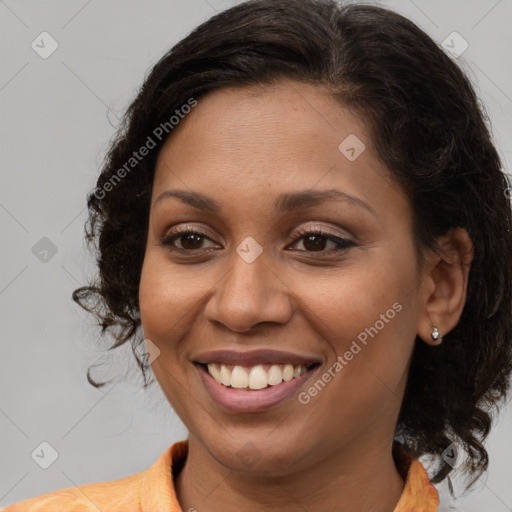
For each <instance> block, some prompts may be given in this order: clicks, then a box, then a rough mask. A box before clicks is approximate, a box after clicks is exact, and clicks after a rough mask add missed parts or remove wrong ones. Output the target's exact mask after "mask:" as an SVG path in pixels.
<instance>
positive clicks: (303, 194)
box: [153, 189, 377, 216]
mask: <svg viewBox="0 0 512 512" xmlns="http://www.w3.org/2000/svg"><path fill="white" fill-rule="evenodd" d="M166 198H176V199H179V200H180V201H182V202H183V203H185V204H188V205H189V206H192V207H193V208H196V209H198V210H202V211H205V212H210V213H220V211H221V210H222V208H221V205H220V203H218V202H217V201H215V200H214V199H211V198H209V197H207V196H205V195H203V194H200V193H199V192H190V191H187V190H166V191H165V192H162V193H161V194H160V195H159V196H158V198H157V199H156V200H155V202H154V204H153V207H154V206H156V204H157V203H159V202H160V201H162V200H163V199H166ZM329 200H331V201H332V200H334V201H342V202H345V203H348V204H351V205H354V206H359V207H362V208H364V209H366V210H368V211H369V212H370V213H372V214H373V215H375V216H377V213H376V211H375V210H374V209H373V208H372V207H371V206H370V205H369V204H368V203H366V202H365V201H363V200H362V199H360V198H358V197H355V196H352V195H350V194H347V193H346V192H342V191H341V190H336V189H329V190H302V191H300V192H289V193H285V194H281V195H280V196H278V197H277V199H276V201H275V202H274V207H275V208H276V209H277V210H278V211H280V212H283V213H286V212H294V211H297V210H300V209H301V208H311V207H313V206H316V205H318V204H320V203H322V202H324V201H329Z"/></svg>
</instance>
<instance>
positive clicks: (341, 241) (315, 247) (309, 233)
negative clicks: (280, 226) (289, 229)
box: [293, 227, 356, 253]
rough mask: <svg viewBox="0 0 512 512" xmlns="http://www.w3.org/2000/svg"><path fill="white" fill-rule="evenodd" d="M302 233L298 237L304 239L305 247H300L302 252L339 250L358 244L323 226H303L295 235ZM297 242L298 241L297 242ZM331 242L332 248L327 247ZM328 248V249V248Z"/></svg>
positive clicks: (299, 239)
mask: <svg viewBox="0 0 512 512" xmlns="http://www.w3.org/2000/svg"><path fill="white" fill-rule="evenodd" d="M295 235H300V236H299V238H298V239H297V240H298V241H301V240H302V245H303V246H304V248H305V249H300V250H301V251H302V252H327V253H330V252H337V251H342V250H344V249H348V248H349V247H354V246H355V245H356V244H355V243H354V242H352V241H351V240H347V239H346V238H342V237H340V236H336V235H333V234H332V233H328V232H327V231H325V230H323V229H321V228H311V227H309V228H303V229H300V230H299V231H298V232H297V233H295V234H294V235H293V237H295ZM295 243H297V242H295ZM329 243H331V248H328V247H326V246H327V245H328V244H329ZM326 249H327V250H326Z"/></svg>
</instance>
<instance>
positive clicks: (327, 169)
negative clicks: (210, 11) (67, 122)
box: [5, 0, 512, 512]
mask: <svg viewBox="0 0 512 512" xmlns="http://www.w3.org/2000/svg"><path fill="white" fill-rule="evenodd" d="M506 191H507V181H506V179H505V177H504V175H503V173H502V172H501V164H500V160H499V157H498V155H497V152H496V149H495V148H494V146H493V144H492V142H491V139H490V136H489V131H488V128H487V127H486V124H485V122H484V118H483V114H482V112H481V111H480V109H479V106H478V101H477V98H476V97H475V93H474V91H473V89H472V87H471V85H470V83H469V82H468V80H467V78H466V77H465V76H464V75H463V73H462V72H461V71H460V69H459V68H458V67H457V66H456V65H455V64H454V63H453V61H452V60H451V59H450V58H449V57H448V56H447V55H445V54H444V53H443V51H442V50H441V49H440V48H439V47H438V46H437V45H436V44H435V43H434V42H433V41H432V40H431V39H430V38H429V37H428V36H427V35H426V34H425V33H423V32H422V31H421V30H420V29H419V28H418V27H416V26H415V25H414V24H413V23H412V22H410V21H408V20H406V19H404V18H403V17H401V16H399V15H398V14H395V13H393V12H391V11H388V10H385V9H382V8H377V7H370V6H358V5H352V6H345V7H340V6H339V5H337V4H336V3H335V2H330V1H314V0H254V1H249V2H246V3H242V4H240V5H238V6H236V7H234V8H232V9H229V10H227V11H225V12H223V13H221V14H219V15H217V16H215V17H213V18H212V19H210V20H209V21H207V22H206V23H204V24H203V25H201V26H200V27H199V28H198V29H196V30H195V31H194V32H193V33H191V34H190V35H189V36H187V37H186V38H185V39H184V40H182V41H181V42H180V43H178V44H177V45H176V46H175V47H174V48H173V49H172V50H171V51H170V52H169V53H168V54H167V55H165V56H164V57H163V58H162V59H161V60H160V61H159V62H158V63H157V64H156V65H155V67H154V68H153V69H152V70H151V72H150V74H149V75H148V77H147V78H146V80H145V82H144V84H143V87H142V89H141V91H140V93H139V94H138V96H137V98H136V99H135V100H134V102H133V103H132V105H131V106H130V108H129V110H128V112H127V115H126V122H125V125H124V128H123V129H122V130H121V131H120V133H119V136H118V138H117V139H116V140H115V141H114V143H113V144H112V147H111V151H110V153H109V156H108V159H107V161H106V164H105V166H104V168H103V170H102V173H101V176H100V178H99V180H98V182H97V187H96V189H95V190H94V191H93V192H92V193H91V194H90V195H89V198H88V206H89V215H90V216H89V223H88V229H87V236H88V240H89V241H91V242H97V243H98V266H99V277H98V281H97V282H95V283H93V284H91V286H88V287H83V288H80V289H78V290H76V291H75V294H74V298H75V300H76V301H77V302H78V303H79V304H80V305H82V307H84V308H85V309H87V310H88V311H91V312H93V313H94V314H95V315H96V316H97V318H98V319H99V322H100V325H102V329H103V331H104V332H109V333H111V334H112V335H113V336H114V338H115V340H116V343H115V345H114V347H115V346H119V345H122V344H124V343H131V345H132V348H133V351H134V354H135V355H136V357H137V362H138V364H139V366H140V367H141V369H142V371H143V374H144V376H145V377H146V376H147V375H148V370H149V366H151V370H152V372H153V373H154V375H155V377H156V380H157V382H158V384H159V385H160V387H161V388H162V390H163V392H164V394H165V396H166V397H167V399H168V401H169V403H170V405H171V406H172V407H173V409H174V410H175V411H176V412H177V414H178V415H179V417H180V418H181V419H182V421H183V422H184V424H185V426H186V427H187V429H188V431H189V436H188V439H187V440H184V441H180V442H177V443H175V444H173V445H172V446H171V447H170V448H169V449H168V450H167V451H166V452H165V453H164V454H162V456H161V457H160V458H159V459H158V461H156V463H155V464H154V465H153V466H152V467H151V468H149V469H148V470H147V471H144V472H142V473H138V474H136V475H132V476H130V477H127V478H123V479H121V480H116V481H113V482H103V483H95V484H89V485H84V486H81V487H80V488H70V489H64V490H61V491H55V492H51V493H48V494H45V495H43V496H39V497H35V498H32V499H30V500H26V501H23V502H20V503H18V504H14V505H11V506H9V507H7V508H6V509H5V510H6V511H7V512H20V511H28V510H30V511H34V512H35V511H43V510H44V511H54V510H55V511H57V510H59V511H62V510H97V509H101V510H109V511H135V510H148V511H155V510H158V511H163V510H166V511H167V510H168V511H174V512H176V511H180V510H182V511H186V510H188V511H195V510H197V511H199V512H202V511H209V512H217V511H221V510H253V511H260V510H261V511H263V510H280V511H285V512H287V511H292V510H293V511H296V510H308V511H314V510H323V511H326V510H332V511H338V512H339V511H341V512H345V511H349V510H350V511H353V510H365V511H367V510H368V511H369V510H372V511H379V512H392V511H394V512H398V511H400V512H405V511H409V512H411V511H414V512H434V511H439V510H443V508H442V507H443V504H440V503H439V498H438V494H437V491H436V489H435V487H434V485H433V484H434V483H437V482H441V481H443V480H444V479H446V478H449V475H450V474H451V473H452V471H453V469H454V468H457V470H461V471H465V472H466V473H467V474H468V475H469V476H470V477H471V478H472V480H473V481H474V480H476V479H477V478H478V477H479V476H480V475H481V474H482V473H483V472H484V471H485V470H486V468H487V465H488V456H487V452H486V450H485V448H484V446H483V441H484V440H485V438H486V436H487V435H488V433H489V430H490V418H491V416H490V415H491V412H492V408H493V406H495V405H497V404H499V403H500V400H501V399H503V398H504V397H505V395H506V391H507V386H508V379H509V376H510V372H511V351H512V348H511V347H512V343H511V332H510V319H511V314H512V311H511V295H510V293H511V292H510V290H511V282H512V279H511V277H512V269H511V265H512V246H511V236H510V233H511V231H510V230H511V214H510V204H509V202H508V199H507V196H506ZM91 300H92V302H91ZM94 300H96V302H94ZM141 342H144V347H145V351H144V353H143V354H142V355H141V353H140V343H141ZM89 378H90V377H89ZM90 381H91V383H93V384H94V385H96V386H98V387H99V386H101V385H103V383H96V382H94V381H93V380H92V379H90ZM146 383H147V381H146ZM421 456H429V457H430V458H431V459H432V460H433V462H434V465H433V468H430V469H432V476H431V478H429V476H428V475H427V472H426V468H425V467H424V466H423V465H422V463H421V462H420V461H419V457H421Z"/></svg>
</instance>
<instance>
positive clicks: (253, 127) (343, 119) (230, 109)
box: [156, 81, 383, 177]
mask: <svg viewBox="0 0 512 512" xmlns="http://www.w3.org/2000/svg"><path fill="white" fill-rule="evenodd" d="M347 140H348V143H347V144H343V143H344V141H347ZM340 144H341V145H342V146H341V149H342V150H344V151H347V150H348V151H349V152H350V151H352V155H351V154H350V153H345V154H344V153H342V152H340ZM344 146H346V147H344ZM354 148H355V151H356V155H355V156H357V153H359V152H360V151H362V149H363V148H364V153H365V156H366V157H369V156H371V157H372V158H373V160H374V161H373V164H374V165H375V164H380V163H379V161H378V158H377V156H376V155H374V154H373V145H372V144H371V141H370V134H369V129H368V127H367V126H366V125H365V123H364V121H363V119H361V118H360V116H358V115H356V114H355V113H353V112H351V111H349V110H348V109H347V108H344V107H343V106H342V105H340V104H339V103H338V102H337V101H336V100H335V99H334V98H333V97H332V96H330V95H329V94H328V91H327V90H326V89H325V88H324V87H320V86H315V85H311V84H305V83H297V82H291V81H283V82H279V83H276V84H272V85H254V86H249V87H236V88H234V87H230V88H224V89H220V90H217V91H214V92H212V93H209V94H207V95H206V96H204V97H202V98H200V99H199V100H198V105H197V106H196V107H195V108H194V109H193V110H192V111H191V112H190V113H189V114H188V115H187V116H186V117H185V118H184V119H183V120H182V121H181V122H180V124H179V125H178V126H177V127H176V128H175V129H174V130H173V132H172V133H171V136H170V137H169V138H168V140H167V141H166V143H165V145H164V147H163V148H162V150H161V152H160V155H159V159H158V162H157V169H156V171H157V174H166V173H165V172H164V171H165V168H167V173H168V172H169V167H170V166H171V164H172V168H173V169H177V168H183V167H189V168H190V167H192V166H193V165H195V164H199V165H204V164H205V162H208V165H207V167H208V168H209V169H210V168H212V167H217V171H219V172H221V171H222V170H223V169H227V168H236V169H238V170H239V171H240V170H242V169H243V170H244V172H245V174H246V176H247V175H249V174H250V172H251V171H258V172H259V173H264V172H266V171H268V170H269V169H268V167H269V164H271V168H272V172H273V173H275V172H276V171H277V169H278V167H279V168H282V167H283V165H284V164H287V165H285V167H289V166H290V165H291V164H294V165H299V164H301V163H304V164H309V165H313V166H316V167H317V168H325V169H326V170H327V169H329V168H331V167H332V166H333V164H334V163H335V162H336V161H339V160H340V157H342V156H344V157H345V158H344V159H346V157H347V155H348V156H354V154H353V151H354ZM366 160H367V161H368V160H369V159H368V158H367V159H366ZM347 161H348V160H347ZM218 167H220V168H218ZM352 167H354V168H356V165H355V164H354V165H352ZM377 167H379V168H382V167H383V166H381V165H378V166H377ZM381 170H382V169H381ZM157 177H158V176H157Z"/></svg>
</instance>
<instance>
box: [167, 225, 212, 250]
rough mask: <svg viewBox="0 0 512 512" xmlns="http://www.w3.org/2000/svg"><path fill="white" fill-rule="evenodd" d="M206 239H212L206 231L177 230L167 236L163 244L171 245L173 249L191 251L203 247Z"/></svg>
mask: <svg viewBox="0 0 512 512" xmlns="http://www.w3.org/2000/svg"><path fill="white" fill-rule="evenodd" d="M206 240H210V241H211V239H210V238H209V237H208V236H207V235H206V234H205V233H201V232H199V231H194V230H190V229H189V230H183V231H175V232H174V234H172V235H168V236H166V237H165V238H164V239H163V240H162V242H161V244H162V245H163V246H165V247H169V248H170V249H171V250H176V251H182V252H186V251H187V252H191V251H197V250H200V249H203V248H204V247H203V244H204V243H205V241H206ZM176 242H177V243H176Z"/></svg>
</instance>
